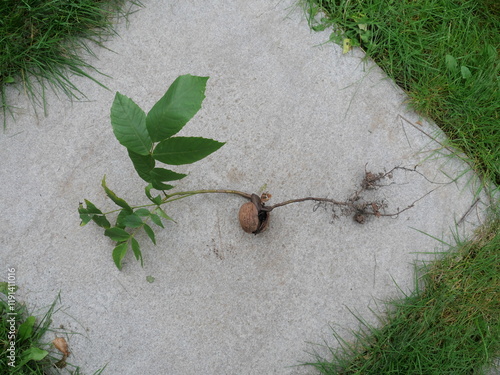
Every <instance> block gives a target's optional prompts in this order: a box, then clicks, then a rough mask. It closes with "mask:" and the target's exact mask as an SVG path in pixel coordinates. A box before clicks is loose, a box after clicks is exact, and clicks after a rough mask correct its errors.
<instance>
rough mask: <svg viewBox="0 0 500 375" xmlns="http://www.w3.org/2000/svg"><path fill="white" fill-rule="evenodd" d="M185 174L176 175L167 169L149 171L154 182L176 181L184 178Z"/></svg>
mask: <svg viewBox="0 0 500 375" xmlns="http://www.w3.org/2000/svg"><path fill="white" fill-rule="evenodd" d="M186 176H187V174H184V173H177V172H174V171H171V170H169V169H164V168H153V169H152V170H151V177H152V178H153V179H154V180H156V181H161V182H165V181H176V180H180V179H182V178H184V177H186Z"/></svg>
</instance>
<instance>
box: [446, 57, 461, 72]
mask: <svg viewBox="0 0 500 375" xmlns="http://www.w3.org/2000/svg"><path fill="white" fill-rule="evenodd" d="M444 61H445V64H446V67H447V68H448V70H449V71H451V72H456V71H457V67H458V64H457V60H456V59H455V58H454V57H453V56H452V55H446V56H445V57H444Z"/></svg>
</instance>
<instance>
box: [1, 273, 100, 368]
mask: <svg viewBox="0 0 500 375" xmlns="http://www.w3.org/2000/svg"><path fill="white" fill-rule="evenodd" d="M9 288H14V290H15V289H17V288H16V287H9V284H8V283H7V282H2V283H0V374H11V375H24V374H30V375H45V374H52V373H53V370H54V369H56V368H58V369H64V370H63V371H64V372H65V373H67V374H72V375H82V373H81V372H80V368H79V367H78V366H74V365H72V364H70V363H67V362H66V356H65V355H63V354H61V353H60V352H59V351H57V350H56V349H55V347H54V345H53V344H52V343H51V342H50V340H51V339H50V338H49V336H50V334H51V333H52V334H53V335H60V336H64V335H68V334H74V333H72V332H67V331H65V330H64V329H53V328H52V327H51V325H52V317H53V316H54V314H55V313H56V312H57V311H58V309H56V305H57V304H58V303H59V302H60V296H57V297H56V299H55V300H54V302H53V303H52V304H51V305H50V306H49V307H48V309H47V311H46V312H45V313H44V314H43V316H42V317H41V318H37V317H35V316H34V315H31V314H30V313H29V312H28V309H27V307H26V305H25V304H23V303H20V302H18V301H17V299H9V298H7V295H8V294H11V295H12V294H13V293H9V292H8V290H9ZM12 324H14V326H13V325H12ZM46 340H49V341H48V342H47V341H46ZM12 347H14V348H15V360H14V361H12V357H11V354H12V352H11V351H10V349H11V348H12ZM12 364H13V365H14V366H12ZM103 371H104V368H102V369H100V370H97V371H96V372H94V375H100V374H102V372H103ZM58 373H61V372H58Z"/></svg>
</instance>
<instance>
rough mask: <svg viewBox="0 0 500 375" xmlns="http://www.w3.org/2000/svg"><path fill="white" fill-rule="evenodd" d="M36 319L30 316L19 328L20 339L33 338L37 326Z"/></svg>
mask: <svg viewBox="0 0 500 375" xmlns="http://www.w3.org/2000/svg"><path fill="white" fill-rule="evenodd" d="M35 320H36V318H35V317H34V316H29V317H27V318H26V320H25V321H24V322H23V324H21V325H20V326H19V332H18V339H19V340H25V339H28V338H30V337H31V334H32V333H33V326H34V325H35Z"/></svg>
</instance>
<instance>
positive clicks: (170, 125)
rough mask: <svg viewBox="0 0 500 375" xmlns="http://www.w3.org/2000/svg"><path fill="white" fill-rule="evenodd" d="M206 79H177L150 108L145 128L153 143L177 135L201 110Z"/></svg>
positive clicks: (183, 77)
mask: <svg viewBox="0 0 500 375" xmlns="http://www.w3.org/2000/svg"><path fill="white" fill-rule="evenodd" d="M207 80H208V77H197V76H192V75H190V74H187V75H183V76H180V77H177V79H176V80H175V81H174V82H173V83H172V85H171V86H170V87H169V88H168V90H167V92H166V93H165V95H164V96H163V97H162V98H161V99H160V100H159V101H158V102H157V103H156V104H155V105H154V106H153V108H151V110H150V111H149V113H148V115H147V117H146V126H147V130H148V132H149V135H150V137H151V139H152V140H153V142H159V141H163V140H164V139H167V138H169V137H171V136H173V135H174V134H177V132H179V130H181V129H182V127H183V126H184V125H186V123H187V122H188V121H189V120H191V118H192V117H193V116H194V115H195V114H196V112H198V110H199V109H200V108H201V103H202V102H203V99H205V87H206V84H207Z"/></svg>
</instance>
